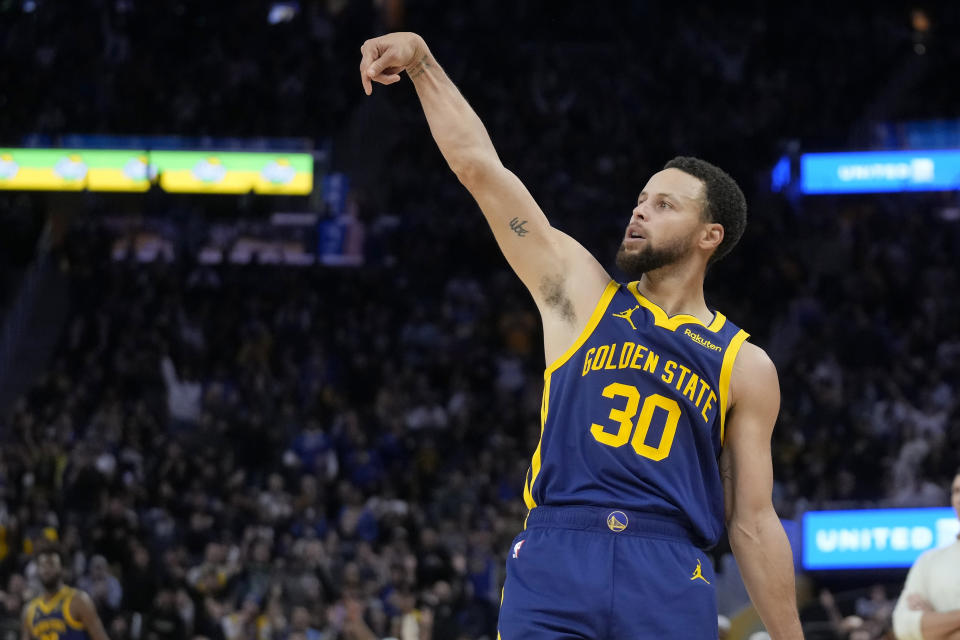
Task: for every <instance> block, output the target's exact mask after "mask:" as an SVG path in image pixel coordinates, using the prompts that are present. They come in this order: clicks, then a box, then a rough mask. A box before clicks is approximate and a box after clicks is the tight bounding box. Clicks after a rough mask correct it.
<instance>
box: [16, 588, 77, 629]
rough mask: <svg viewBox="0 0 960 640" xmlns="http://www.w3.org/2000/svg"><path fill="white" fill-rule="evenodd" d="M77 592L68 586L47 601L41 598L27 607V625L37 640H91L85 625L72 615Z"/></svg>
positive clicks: (35, 599)
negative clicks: (71, 609) (72, 605)
mask: <svg viewBox="0 0 960 640" xmlns="http://www.w3.org/2000/svg"><path fill="white" fill-rule="evenodd" d="M76 593H77V590H76V589H73V588H72V587H68V586H66V585H64V586H62V587H60V591H58V592H57V594H56V595H55V596H54V597H53V598H51V599H49V600H47V599H46V598H44V597H43V596H39V597H36V598H34V599H33V600H31V601H30V603H29V604H28V605H27V612H26V616H25V624H26V625H27V632H28V633H29V635H30V637H31V638H36V640H89V639H90V635H89V634H88V633H87V632H86V630H85V629H84V627H83V623H81V622H80V621H79V620H75V619H74V618H73V616H71V615H70V604H71V603H72V602H73V597H74V595H76Z"/></svg>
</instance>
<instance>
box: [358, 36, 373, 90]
mask: <svg viewBox="0 0 960 640" xmlns="http://www.w3.org/2000/svg"><path fill="white" fill-rule="evenodd" d="M360 53H362V54H363V57H362V58H361V59H360V83H361V84H362V85H363V91H364V93H366V94H367V95H370V94H371V93H373V83H372V82H370V76H369V75H367V67H369V66H370V65H371V64H372V63H373V61H374V59H375V58H374V48H373V47H372V46H370V44H369V42H364V43H363V46H362V47H360Z"/></svg>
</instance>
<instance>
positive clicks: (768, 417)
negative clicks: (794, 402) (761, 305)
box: [720, 343, 803, 640]
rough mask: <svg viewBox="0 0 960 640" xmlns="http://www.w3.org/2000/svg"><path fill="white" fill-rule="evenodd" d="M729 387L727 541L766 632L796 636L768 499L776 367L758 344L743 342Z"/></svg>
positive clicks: (782, 638)
mask: <svg viewBox="0 0 960 640" xmlns="http://www.w3.org/2000/svg"><path fill="white" fill-rule="evenodd" d="M730 387H731V389H730V393H731V402H732V403H731V408H730V410H729V412H728V413H727V419H726V441H725V443H724V448H723V454H722V455H721V458H720V473H721V474H722V476H723V485H724V498H725V509H726V520H727V532H728V535H729V537H730V547H731V548H732V549H733V555H734V556H735V557H736V559H737V564H738V565H739V567H740V573H741V575H742V576H743V582H744V584H745V585H746V587H747V593H749V594H750V599H751V600H752V601H753V604H754V606H755V607H756V609H757V612H758V613H759V614H760V618H761V619H762V620H763V624H764V625H765V626H766V628H767V632H768V633H769V634H770V637H771V638H773V640H793V639H795V638H801V639H802V638H803V630H802V629H801V627H800V618H799V616H798V615H797V599H796V592H795V581H794V575H793V558H792V556H791V553H790V543H789V542H788V541H787V535H786V533H785V532H784V530H783V526H782V525H781V524H780V520H779V518H777V514H776V511H774V509H773V499H772V494H773V463H772V459H771V455H770V437H771V435H772V434H773V425H774V423H775V422H776V420H777V413H778V412H779V411H780V385H779V382H778V381H777V371H776V368H775V367H774V365H773V362H771V361H770V358H769V357H767V354H766V353H764V352H763V350H762V349H760V348H759V347H756V346H754V345H752V344H750V343H746V344H744V345H743V348H742V349H741V351H740V354H739V355H738V356H737V359H736V361H735V362H734V366H733V376H732V380H731V384H730Z"/></svg>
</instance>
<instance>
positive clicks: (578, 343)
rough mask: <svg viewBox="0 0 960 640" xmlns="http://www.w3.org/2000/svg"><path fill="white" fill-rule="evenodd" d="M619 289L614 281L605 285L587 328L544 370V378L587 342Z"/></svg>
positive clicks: (618, 285)
mask: <svg viewBox="0 0 960 640" xmlns="http://www.w3.org/2000/svg"><path fill="white" fill-rule="evenodd" d="M619 288H620V284H619V283H617V281H616V280H611V281H610V282H608V283H607V288H606V289H604V290H603V295H602V296H600V300H599V301H598V302H597V306H596V307H594V309H593V313H592V314H591V315H590V319H589V320H587V326H585V327H584V328H583V331H581V332H580V335H579V336H577V339H576V340H575V341H574V343H573V344H572V345H570V348H569V349H567V350H566V351H565V352H564V354H563V355H562V356H560V357H559V358H557V359H556V360H554V361H553V362H552V363H551V364H550V366H548V367H547V368H546V370H545V371H544V372H543V377H544V378H547V377H549V375H550V374H551V373H553V372H554V371H556V370H557V369H559V368H560V367H562V366H563V365H564V364H565V363H566V362H567V360H569V359H570V358H572V357H573V354H575V353H576V352H577V349H579V348H580V347H582V346H583V343H584V342H586V341H587V338H589V337H590V334H591V333H593V330H594V329H596V328H597V325H598V324H600V320H601V319H602V318H603V313H604V312H605V311H606V310H607V307H608V306H609V305H610V301H611V300H613V294H615V293H616V292H617V289H619Z"/></svg>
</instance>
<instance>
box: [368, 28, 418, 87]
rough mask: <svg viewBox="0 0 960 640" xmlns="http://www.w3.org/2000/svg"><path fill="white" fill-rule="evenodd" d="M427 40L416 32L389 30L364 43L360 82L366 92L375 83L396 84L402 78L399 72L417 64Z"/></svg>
mask: <svg viewBox="0 0 960 640" xmlns="http://www.w3.org/2000/svg"><path fill="white" fill-rule="evenodd" d="M426 50H427V44H426V43H425V42H424V41H423V38H421V37H420V36H418V35H417V34H415V33H410V32H398V33H388V34H387V35H385V36H380V37H379V38H372V39H370V40H367V41H366V42H364V43H363V46H362V47H360V53H361V54H363V58H362V59H361V60H360V82H361V83H363V90H364V92H365V93H366V94H367V95H370V94H371V93H373V83H374V82H379V83H380V84H393V83H394V82H399V81H400V72H401V71H404V70H406V69H408V68H410V67H411V66H412V65H414V64H416V63H417V61H419V60H420V58H421V57H423V55H424V54H425V53H426Z"/></svg>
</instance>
